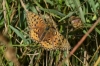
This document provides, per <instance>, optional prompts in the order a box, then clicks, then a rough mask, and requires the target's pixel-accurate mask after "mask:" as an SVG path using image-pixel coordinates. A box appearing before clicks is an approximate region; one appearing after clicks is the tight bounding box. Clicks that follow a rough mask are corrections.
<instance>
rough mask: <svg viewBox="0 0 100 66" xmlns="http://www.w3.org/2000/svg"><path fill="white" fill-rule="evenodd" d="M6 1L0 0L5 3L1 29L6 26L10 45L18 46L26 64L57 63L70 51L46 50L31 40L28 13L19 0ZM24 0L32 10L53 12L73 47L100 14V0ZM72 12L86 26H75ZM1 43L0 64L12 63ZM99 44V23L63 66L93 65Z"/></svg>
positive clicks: (0, 14)
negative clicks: (70, 19) (6, 56)
mask: <svg viewBox="0 0 100 66" xmlns="http://www.w3.org/2000/svg"><path fill="white" fill-rule="evenodd" d="M4 2H5V4H4V3H3V1H0V4H3V5H2V6H0V32H3V31H4V30H6V29H7V31H5V32H4V33H3V34H5V36H7V37H8V38H9V40H10V45H12V46H13V47H14V48H16V52H17V53H16V56H17V58H18V60H19V62H20V63H21V64H22V65H23V66H28V65H30V66H43V65H44V66H46V65H47V66H56V65H57V64H58V62H61V60H62V59H64V58H65V57H66V56H67V55H68V54H67V53H66V51H59V50H55V51H46V50H44V49H43V48H41V47H40V44H37V43H35V42H34V41H32V40H31V39H30V37H29V34H28V31H29V29H28V26H27V21H26V13H25V10H24V9H23V7H22V5H21V4H20V0H4ZM23 2H24V3H25V4H26V8H27V9H28V10H30V11H32V12H35V13H37V14H41V15H44V14H49V15H51V16H52V17H53V19H54V21H55V22H56V24H57V26H58V29H59V31H60V33H62V35H67V38H68V40H69V43H70V45H71V47H72V48H74V46H75V45H76V44H77V43H78V41H79V40H80V39H81V38H82V36H83V35H84V34H85V32H87V31H88V30H89V28H91V27H92V25H93V24H94V22H95V21H96V20H97V19H98V18H99V16H100V12H99V11H100V1H99V0H97V1H95V0H82V1H81V0H77V1H76V0H23ZM37 8H38V9H39V10H37ZM73 15H74V16H78V17H79V18H80V19H81V20H82V23H83V24H84V26H83V27H84V28H82V29H75V28H73V26H72V25H71V23H70V22H69V18H70V17H71V16H73ZM5 25H6V26H5ZM0 44H1V46H0V66H13V65H14V64H13V62H12V61H9V60H7V59H5V57H4V52H5V45H2V42H1V43H0ZM99 46H100V23H99V24H98V25H97V26H96V27H95V29H94V30H93V31H92V32H91V33H90V34H89V36H88V37H87V38H86V39H85V41H84V42H83V43H82V45H81V46H80V47H79V48H78V50H77V51H76V52H75V53H74V55H72V56H71V57H70V59H69V61H70V62H69V63H67V64H66V63H64V64H63V66H68V65H69V66H71V65H72V66H84V64H88V65H89V66H93V65H94V64H95V62H96V61H97V59H98V57H99V54H100V52H99V50H100V47H99ZM97 49H98V50H97ZM69 52H70V51H69ZM85 55H86V56H85ZM86 58H87V60H86ZM85 62H86V63H85ZM98 66H100V63H99V64H98Z"/></svg>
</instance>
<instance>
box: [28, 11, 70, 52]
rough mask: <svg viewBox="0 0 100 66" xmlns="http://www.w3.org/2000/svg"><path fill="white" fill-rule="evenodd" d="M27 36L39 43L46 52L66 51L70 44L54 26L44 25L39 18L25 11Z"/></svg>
mask: <svg viewBox="0 0 100 66" xmlns="http://www.w3.org/2000/svg"><path fill="white" fill-rule="evenodd" d="M27 22H28V26H29V34H30V37H31V38H32V40H35V41H36V42H38V43H40V44H41V45H42V47H44V48H45V49H47V50H55V49H61V50H67V49H70V44H69V42H68V40H67V39H65V38H64V37H63V36H62V35H61V34H60V33H59V32H58V30H57V28H56V27H55V25H51V23H46V22H45V21H44V20H43V19H42V18H41V17H40V16H38V15H36V14H35V13H33V12H30V11H27Z"/></svg>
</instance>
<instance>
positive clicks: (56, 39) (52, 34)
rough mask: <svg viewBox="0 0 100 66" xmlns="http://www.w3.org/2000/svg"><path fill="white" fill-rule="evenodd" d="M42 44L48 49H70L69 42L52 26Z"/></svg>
mask: <svg viewBox="0 0 100 66" xmlns="http://www.w3.org/2000/svg"><path fill="white" fill-rule="evenodd" d="M41 44H42V46H43V47H44V48H45V49H47V50H55V49H60V50H67V49H70V44H69V42H68V41H67V40H66V39H64V37H63V36H62V35H61V34H60V33H59V32H58V30H56V29H55V28H50V29H49V30H48V31H47V33H46V34H45V36H44V38H43V40H42V41H41Z"/></svg>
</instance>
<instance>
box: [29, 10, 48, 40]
mask: <svg viewBox="0 0 100 66" xmlns="http://www.w3.org/2000/svg"><path fill="white" fill-rule="evenodd" d="M27 22H28V26H29V29H30V30H29V34H30V37H31V38H32V39H33V40H35V41H41V39H40V38H41V36H42V34H43V32H44V30H45V28H46V24H45V23H44V20H43V19H42V18H41V17H39V16H38V15H36V14H35V13H33V12H30V11H28V12H27Z"/></svg>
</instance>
